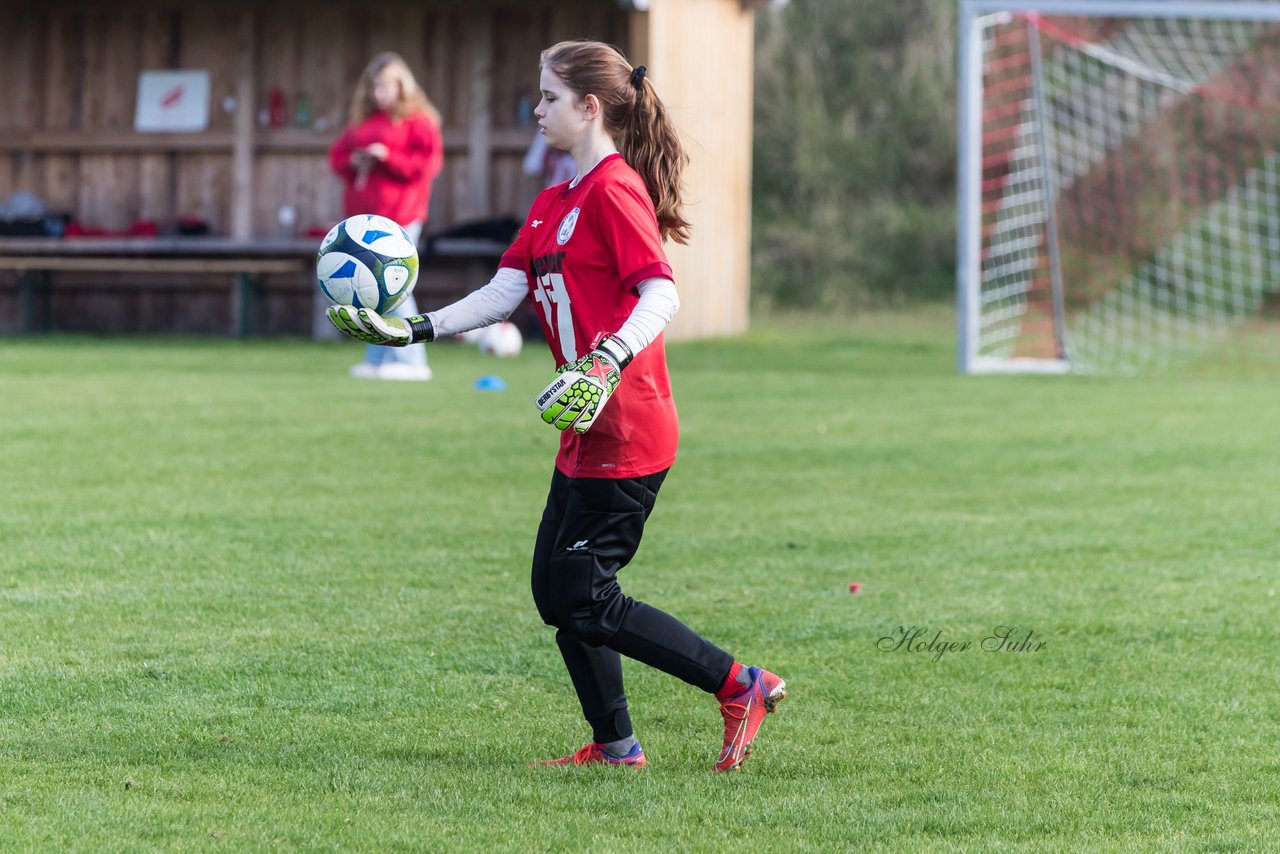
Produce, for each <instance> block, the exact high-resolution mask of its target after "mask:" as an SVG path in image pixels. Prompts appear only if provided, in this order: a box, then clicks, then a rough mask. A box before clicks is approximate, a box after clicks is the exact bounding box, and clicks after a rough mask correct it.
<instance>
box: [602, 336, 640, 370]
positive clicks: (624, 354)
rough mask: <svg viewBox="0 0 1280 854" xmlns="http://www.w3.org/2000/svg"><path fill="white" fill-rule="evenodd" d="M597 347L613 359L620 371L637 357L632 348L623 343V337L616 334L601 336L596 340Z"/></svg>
mask: <svg viewBox="0 0 1280 854" xmlns="http://www.w3.org/2000/svg"><path fill="white" fill-rule="evenodd" d="M596 349H597V350H600V351H601V352H603V353H604V354H605V355H606V356H608V357H609V358H610V359H613V361H614V363H615V364H617V366H618V370H619V371H621V370H622V369H623V368H625V367H626V366H627V365H629V364H631V360H632V359H634V358H635V354H634V353H632V352H631V348H630V347H628V346H627V345H626V344H624V343H622V339H621V338H618V337H617V336H616V335H602V336H600V340H599V341H597V342H596Z"/></svg>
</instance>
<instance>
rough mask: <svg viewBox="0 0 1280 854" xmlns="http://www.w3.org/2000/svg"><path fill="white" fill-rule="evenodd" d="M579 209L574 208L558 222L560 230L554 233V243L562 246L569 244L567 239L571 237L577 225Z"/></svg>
mask: <svg viewBox="0 0 1280 854" xmlns="http://www.w3.org/2000/svg"><path fill="white" fill-rule="evenodd" d="M580 210H582V209H581V208H574V209H573V210H571V211H569V212H568V213H567V214H565V215H564V219H562V220H560V230H559V231H557V232H556V243H558V244H560V245H561V246H563V245H564V244H566V243H568V242H569V238H570V237H573V228H574V226H576V225H577V224H578V212H579V211H580Z"/></svg>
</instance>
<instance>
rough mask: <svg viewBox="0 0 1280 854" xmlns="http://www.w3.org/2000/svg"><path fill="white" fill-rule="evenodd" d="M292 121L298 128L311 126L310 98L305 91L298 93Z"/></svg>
mask: <svg viewBox="0 0 1280 854" xmlns="http://www.w3.org/2000/svg"><path fill="white" fill-rule="evenodd" d="M293 121H294V124H296V125H297V126H298V127H300V128H305V127H311V99H310V98H308V97H307V93H306V92H299V93H298V101H297V103H296V104H295V105H294V113H293Z"/></svg>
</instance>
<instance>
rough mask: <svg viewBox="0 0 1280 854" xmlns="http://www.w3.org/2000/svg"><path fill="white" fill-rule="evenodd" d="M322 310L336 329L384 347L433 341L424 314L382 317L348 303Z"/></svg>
mask: <svg viewBox="0 0 1280 854" xmlns="http://www.w3.org/2000/svg"><path fill="white" fill-rule="evenodd" d="M325 314H326V315H328V317H329V322H330V323H332V324H333V325H334V326H335V327H336V328H337V330H338V331H339V332H341V333H342V334H343V335H347V336H350V337H351V338H358V339H359V340H361V341H363V342H364V343H366V344H379V345H382V346H384V347H408V346H409V345H410V344H416V343H418V342H419V341H434V340H435V337H436V333H435V330H434V329H433V328H432V327H431V321H430V320H428V319H427V318H426V316H424V315H417V316H415V317H410V318H409V319H408V320H405V319H402V318H399V317H383V316H382V315H380V314H376V313H375V312H372V311H370V310H369V309H367V308H356V307H355V306H350V305H331V306H329V308H328V309H326V311H325Z"/></svg>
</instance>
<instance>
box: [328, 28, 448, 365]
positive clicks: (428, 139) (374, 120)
mask: <svg viewBox="0 0 1280 854" xmlns="http://www.w3.org/2000/svg"><path fill="white" fill-rule="evenodd" d="M443 163H444V144H443V140H442V138H441V135H440V114H439V113H438V112H436V108H435V107H434V106H432V104H431V101H430V99H428V98H427V95H426V93H425V92H423V91H422V87H420V86H419V85H418V81H417V80H415V79H414V76H413V72H412V71H410V70H409V66H408V65H407V64H406V63H405V61H404V60H403V59H401V58H400V56H399V55H398V54H395V53H391V52H387V53H380V54H378V55H377V56H375V57H374V58H373V59H372V60H370V62H369V64H368V66H366V67H365V70H364V73H363V74H361V75H360V82H359V83H358V84H357V85H356V89H355V94H354V95H352V98H351V111H350V123H349V124H348V126H347V128H346V130H344V131H343V132H342V134H341V135H340V136H339V137H338V138H337V139H336V140H335V141H334V143H333V146H332V147H331V148H330V149H329V165H330V167H331V168H332V169H333V171H334V172H335V173H336V174H337V175H338V177H339V178H341V179H342V182H343V193H342V207H343V210H344V211H345V214H344V215H345V216H354V215H356V214H379V215H381V216H385V217H387V218H389V219H391V220H394V221H395V222H398V223H400V225H402V226H404V230H405V231H406V232H408V233H409V239H410V240H412V241H413V242H414V243H417V242H418V238H419V237H420V236H421V234H422V226H423V224H424V223H425V222H426V219H427V206H428V204H429V203H430V200H431V182H432V181H433V180H435V177H436V175H438V174H439V173H440V167H441V165H442V164H443ZM417 313H418V304H417V303H416V302H414V299H413V294H409V296H408V297H407V298H406V299H405V301H404V302H403V303H401V304H400V305H399V306H398V307H397V308H396V309H395V311H394V312H393V314H394V315H395V316H397V317H412V316H413V315H415V314H417ZM351 375H352V376H355V377H363V378H374V379H393V380H428V379H431V369H430V368H428V367H427V348H426V345H425V344H415V345H413V346H412V347H405V348H400V349H398V350H393V349H389V348H387V347H381V346H376V345H370V346H369V347H368V348H367V349H366V350H365V357H364V361H362V362H360V363H359V364H358V365H355V366H354V367H352V369H351Z"/></svg>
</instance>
